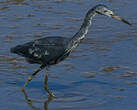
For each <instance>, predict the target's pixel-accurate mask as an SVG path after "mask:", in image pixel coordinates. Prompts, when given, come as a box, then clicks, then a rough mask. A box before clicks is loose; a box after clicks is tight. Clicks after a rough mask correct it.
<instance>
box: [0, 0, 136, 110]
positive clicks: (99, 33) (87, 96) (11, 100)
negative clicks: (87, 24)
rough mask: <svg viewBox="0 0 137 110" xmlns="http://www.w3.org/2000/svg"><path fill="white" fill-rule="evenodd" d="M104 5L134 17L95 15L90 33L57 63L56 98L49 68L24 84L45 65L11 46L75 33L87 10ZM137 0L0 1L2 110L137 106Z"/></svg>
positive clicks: (132, 109)
mask: <svg viewBox="0 0 137 110" xmlns="http://www.w3.org/2000/svg"><path fill="white" fill-rule="evenodd" d="M97 4H104V5H107V6H108V7H109V9H111V10H113V11H114V12H115V13H116V14H117V15H119V16H121V17H123V18H124V19H126V20H128V21H129V22H131V23H132V24H133V25H132V26H128V25H126V24H123V23H121V22H119V21H117V20H114V19H111V18H109V17H106V16H96V17H95V18H94V19H93V21H92V22H93V23H92V26H91V29H90V30H89V33H88V35H87V36H86V38H85V39H84V40H83V41H82V43H81V44H80V45H79V47H78V48H77V49H75V51H74V52H73V53H72V54H71V56H70V57H69V58H67V59H66V60H65V61H63V62H61V63H60V64H58V65H55V66H52V67H51V68H50V72H49V81H48V85H49V88H50V89H51V90H52V91H53V93H54V94H55V95H56V97H55V98H54V99H50V98H49V96H48V94H47V93H46V91H45V90H44V87H43V81H44V78H43V77H44V76H45V70H43V71H41V72H40V73H39V74H37V75H36V77H35V78H34V79H33V80H32V81H31V82H30V83H29V85H28V86H27V87H26V89H25V90H26V91H25V92H24V93H23V92H22V91H21V87H22V86H23V84H24V83H25V81H26V80H27V78H28V76H29V75H30V74H32V73H33V72H34V71H35V70H36V69H37V68H38V67H39V65H37V64H35V65H31V64H28V63H27V62H26V61H25V59H24V58H23V57H20V56H18V55H15V54H11V53H10V48H11V47H13V46H15V45H18V44H22V43H26V42H29V41H31V40H34V39H38V38H41V37H46V36H65V37H72V36H73V35H74V34H75V33H76V32H77V30H78V29H79V28H80V26H81V24H82V22H83V18H84V16H85V14H86V12H87V11H88V10H89V9H90V8H92V7H93V6H95V5H97ZM136 4H137V1H136V0H132V1H131V0H124V1H123V0H0V110H25V109H26V110H135V109H136V108H137V95H136V91H137V25H136V24H137V6H136Z"/></svg>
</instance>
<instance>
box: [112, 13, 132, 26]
mask: <svg viewBox="0 0 137 110" xmlns="http://www.w3.org/2000/svg"><path fill="white" fill-rule="evenodd" d="M111 17H112V18H115V19H117V20H119V21H121V22H123V23H125V24H128V25H130V26H131V24H130V23H129V22H128V21H126V20H125V19H123V18H120V17H119V16H117V15H114V14H112V15H111Z"/></svg>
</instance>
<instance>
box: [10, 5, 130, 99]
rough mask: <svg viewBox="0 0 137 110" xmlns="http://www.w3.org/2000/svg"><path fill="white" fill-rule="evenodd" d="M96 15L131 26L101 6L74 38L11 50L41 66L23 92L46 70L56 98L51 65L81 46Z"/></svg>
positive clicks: (90, 13)
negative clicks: (50, 69)
mask: <svg viewBox="0 0 137 110" xmlns="http://www.w3.org/2000/svg"><path fill="white" fill-rule="evenodd" d="M96 15H105V16H108V17H111V18H115V19H117V20H119V21H121V22H123V23H125V24H128V25H131V24H130V23H129V22H128V21H126V20H125V19H123V18H121V17H119V16H117V15H115V14H114V13H113V11H111V10H109V9H108V7H107V6H105V5H102V4H99V5H96V6H94V7H93V8H91V9H90V10H89V11H88V12H87V14H86V16H85V18H84V20H83V23H82V25H81V27H80V28H79V30H78V32H77V33H76V34H74V36H73V37H71V38H68V37H61V36H48V37H44V38H40V39H35V40H33V41H30V42H27V43H24V44H21V45H17V46H15V47H13V48H11V53H15V54H18V55H20V56H23V57H25V59H26V61H27V62H29V63H30V64H34V63H36V64H40V67H39V68H38V69H37V70H36V71H35V72H34V73H33V74H32V75H30V76H29V77H28V79H27V81H26V82H25V84H24V86H23V87H22V90H24V89H25V87H26V86H27V84H28V83H29V82H30V81H31V80H32V78H33V77H34V76H35V75H36V74H37V73H38V72H40V71H41V70H42V69H44V68H46V75H45V80H44V88H45V90H46V91H47V92H48V94H49V95H50V96H53V97H54V94H53V93H52V91H51V90H50V89H49V87H48V84H47V82H48V71H49V68H50V66H51V65H55V64H58V63H59V62H61V61H63V60H64V59H66V58H67V57H68V56H69V55H70V53H71V52H72V51H73V50H74V49H75V48H76V47H77V46H78V45H79V44H80V42H81V41H82V40H83V39H84V37H85V36H86V34H87V33H88V30H89V28H90V26H91V21H92V19H93V17H95V16H96Z"/></svg>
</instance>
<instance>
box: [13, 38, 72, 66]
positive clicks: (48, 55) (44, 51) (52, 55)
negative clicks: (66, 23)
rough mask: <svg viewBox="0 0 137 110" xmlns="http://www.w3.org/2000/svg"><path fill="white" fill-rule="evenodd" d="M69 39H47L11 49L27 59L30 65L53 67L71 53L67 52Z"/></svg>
mask: <svg viewBox="0 0 137 110" xmlns="http://www.w3.org/2000/svg"><path fill="white" fill-rule="evenodd" d="M69 40H70V39H69V38H64V37H59V36H56V37H45V38H41V39H37V40H34V41H31V42H28V43H25V44H23V45H17V46H16V47H14V48H11V52H12V53H16V54H18V55H21V56H23V57H25V58H26V60H27V61H28V62H29V63H38V64H42V65H53V64H57V63H58V62H60V61H62V60H63V59H65V58H66V57H67V56H68V55H69V53H70V52H67V49H66V48H67V46H68V43H69Z"/></svg>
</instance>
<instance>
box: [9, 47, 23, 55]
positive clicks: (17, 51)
mask: <svg viewBox="0 0 137 110" xmlns="http://www.w3.org/2000/svg"><path fill="white" fill-rule="evenodd" d="M21 48H22V46H19V45H18V46H16V47H12V48H11V49H10V52H11V53H16V54H19V52H20V50H21Z"/></svg>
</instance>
